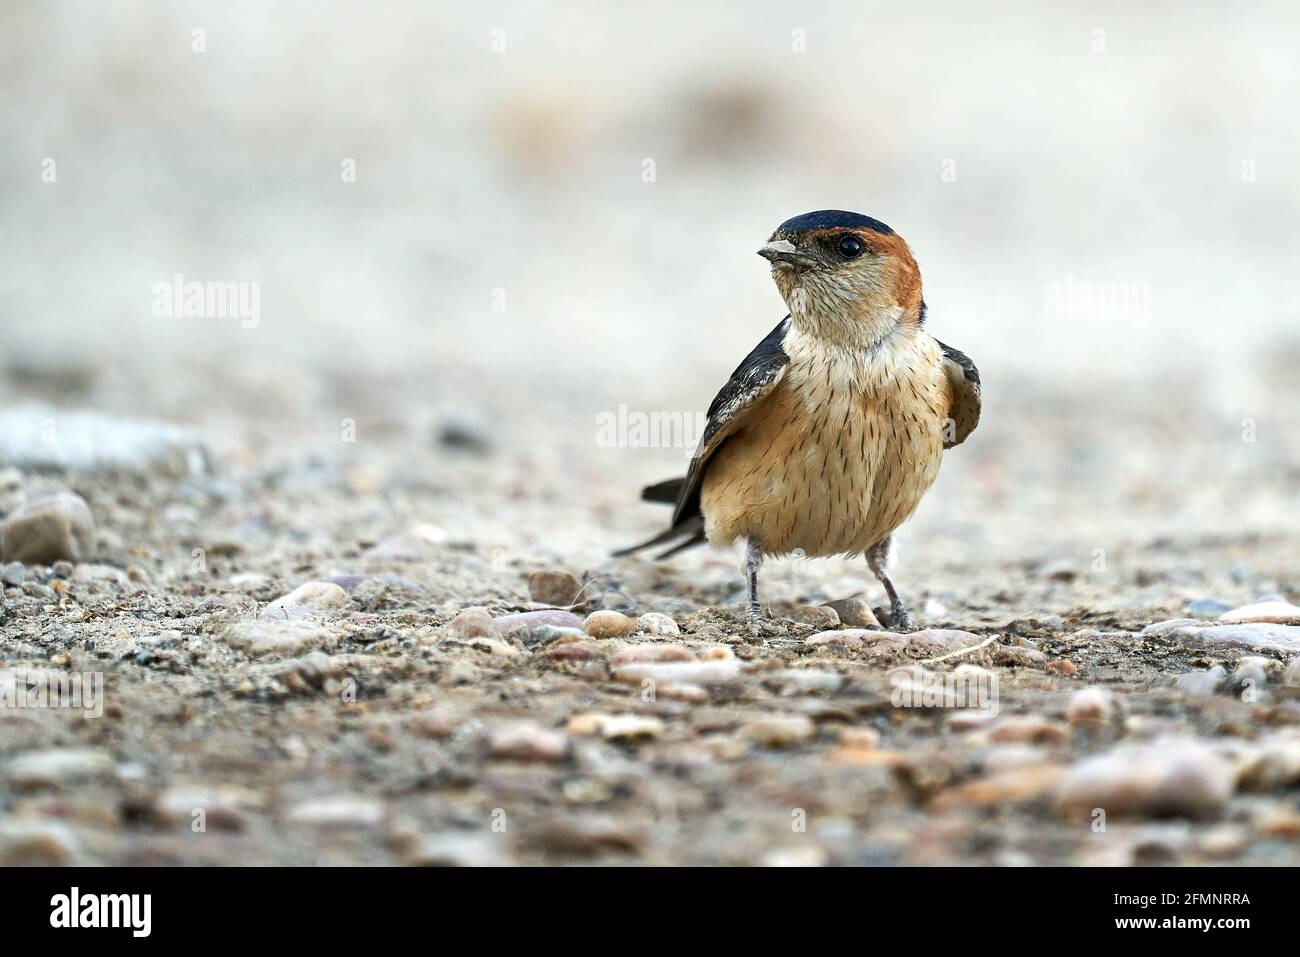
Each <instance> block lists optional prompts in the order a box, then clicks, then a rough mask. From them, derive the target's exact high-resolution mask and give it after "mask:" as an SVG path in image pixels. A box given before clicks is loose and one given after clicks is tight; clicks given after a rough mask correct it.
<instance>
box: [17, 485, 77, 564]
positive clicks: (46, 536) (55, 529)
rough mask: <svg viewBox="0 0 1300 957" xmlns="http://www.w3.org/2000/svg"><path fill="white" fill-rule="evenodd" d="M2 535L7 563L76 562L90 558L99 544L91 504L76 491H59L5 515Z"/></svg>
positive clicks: (29, 502) (31, 501) (27, 503)
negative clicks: (96, 538)
mask: <svg viewBox="0 0 1300 957" xmlns="http://www.w3.org/2000/svg"><path fill="white" fill-rule="evenodd" d="M0 534H3V540H2V541H3V546H2V548H3V559H4V561H6V562H25V563H27V564H39V565H50V564H53V563H54V562H57V561H60V560H67V561H73V562H76V561H81V560H83V559H86V558H89V557H90V554H91V552H92V551H93V550H94V547H95V521H94V519H93V518H92V517H91V514H90V507H89V506H88V505H87V504H86V500H85V499H83V498H82V497H81V496H80V495H77V494H76V493H74V492H56V493H53V494H50V495H46V496H44V497H42V498H38V499H35V500H30V501H28V502H26V503H25V504H23V505H22V506H21V507H19V508H18V509H17V510H16V511H14V512H13V513H11V514H10V515H8V516H7V517H6V518H5V521H4V525H3V530H2V531H0Z"/></svg>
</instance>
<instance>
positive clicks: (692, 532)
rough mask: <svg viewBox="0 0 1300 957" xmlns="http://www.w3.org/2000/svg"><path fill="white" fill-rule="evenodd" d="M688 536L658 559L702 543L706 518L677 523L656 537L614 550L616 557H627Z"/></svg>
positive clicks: (657, 557)
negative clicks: (644, 549)
mask: <svg viewBox="0 0 1300 957" xmlns="http://www.w3.org/2000/svg"><path fill="white" fill-rule="evenodd" d="M683 537H685V538H687V540H686V541H685V542H679V543H678V544H676V545H674V546H673V547H672V548H670V549H668V551H666V552H661V553H660V554H658V555H656V556H655V558H656V559H662V558H667V557H668V556H670V555H676V554H677V553H678V552H680V551H681V550H682V549H684V548H690V547H691V546H692V545H700V544H703V542H704V540H705V539H704V520H703V519H701V518H699V517H698V516H697V517H696V518H693V519H691V520H690V521H689V522H683V523H682V524H681V525H675V526H673V527H672V528H669V529H665V530H664V531H662V532H660V533H659V534H658V535H656V536H655V537H654V538H651V539H649V540H647V541H644V542H641V543H640V544H638V545H633V546H631V547H630V548H621V549H619V550H618V551H616V552H614V553H613V555H614V557H615V558H626V557H627V556H628V555H631V554H634V553H635V552H639V551H641V550H642V549H643V548H653V547H654V546H655V545H663V544H665V543H666V542H672V541H675V540H676V539H679V538H683Z"/></svg>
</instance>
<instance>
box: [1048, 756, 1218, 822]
mask: <svg viewBox="0 0 1300 957" xmlns="http://www.w3.org/2000/svg"><path fill="white" fill-rule="evenodd" d="M1235 786H1236V773H1235V770H1234V768H1233V766H1232V765H1231V764H1230V763H1229V762H1228V761H1227V760H1225V759H1224V758H1223V757H1221V756H1220V755H1219V754H1218V753H1217V752H1216V751H1215V750H1214V748H1212V747H1210V746H1208V745H1206V744H1204V743H1203V742H1201V741H1199V740H1197V739H1193V738H1164V739H1160V740H1157V741H1154V742H1151V743H1149V744H1145V743H1144V744H1122V745H1120V746H1119V747H1117V748H1114V749H1113V750H1111V751H1107V752H1104V753H1102V754H1099V755H1096V756H1094V757H1091V758H1086V759H1085V760H1083V761H1081V762H1079V763H1078V764H1076V765H1074V766H1073V767H1072V768H1070V770H1069V773H1068V774H1067V775H1066V778H1065V780H1064V781H1062V782H1061V787H1060V790H1059V792H1058V794H1057V806H1058V807H1059V808H1061V809H1062V810H1065V811H1069V812H1074V813H1083V814H1090V813H1091V812H1092V811H1093V810H1094V809H1097V808H1100V809H1102V810H1104V811H1105V812H1106V813H1107V814H1108V815H1126V814H1134V815H1148V816H1155V817H1163V816H1178V817H1196V816H1200V815H1204V814H1208V813H1213V812H1217V811H1220V810H1222V809H1223V808H1224V807H1225V806H1226V805H1227V803H1228V800H1229V799H1230V798H1231V797H1232V794H1233V790H1234V789H1235Z"/></svg>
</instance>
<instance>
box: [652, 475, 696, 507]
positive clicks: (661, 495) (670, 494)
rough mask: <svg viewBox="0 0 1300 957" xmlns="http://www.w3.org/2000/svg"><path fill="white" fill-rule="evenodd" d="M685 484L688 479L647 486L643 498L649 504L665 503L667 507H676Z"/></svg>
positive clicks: (671, 480)
mask: <svg viewBox="0 0 1300 957" xmlns="http://www.w3.org/2000/svg"><path fill="white" fill-rule="evenodd" d="M685 484H686V479H685V477H682V478H675V479H669V480H668V481H666V482H657V483H655V484H654V485H647V486H646V487H645V488H643V489H642V490H641V498H642V499H644V500H645V501H647V502H663V503H664V504H665V505H676V504H677V499H678V498H680V497H681V494H682V486H684V485H685Z"/></svg>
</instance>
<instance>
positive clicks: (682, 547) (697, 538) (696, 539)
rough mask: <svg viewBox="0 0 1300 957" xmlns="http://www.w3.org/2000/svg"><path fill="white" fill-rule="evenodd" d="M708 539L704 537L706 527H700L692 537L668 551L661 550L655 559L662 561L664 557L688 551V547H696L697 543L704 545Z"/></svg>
mask: <svg viewBox="0 0 1300 957" xmlns="http://www.w3.org/2000/svg"><path fill="white" fill-rule="evenodd" d="M707 541H708V539H707V538H705V537H704V529H700V530H699V531H697V532H696V533H695V534H694V535H692V536H691V537H690V538H688V539H686V541H684V542H681V543H680V544H677V545H674V546H673V547H672V548H670V549H668V550H667V551H664V552H660V553H659V554H658V555H656V556H655V561H657V562H662V561H663V560H664V559H667V558H672V557H673V556H674V555H676V554H677V553H678V552H684V551H686V549H688V548H694V547H695V546H696V545H703V544H704V543H705V542H707Z"/></svg>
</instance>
